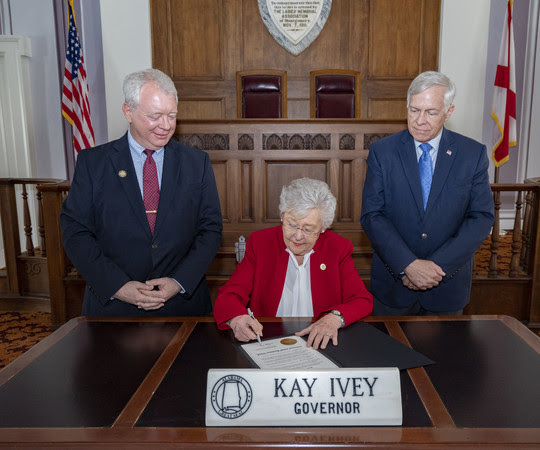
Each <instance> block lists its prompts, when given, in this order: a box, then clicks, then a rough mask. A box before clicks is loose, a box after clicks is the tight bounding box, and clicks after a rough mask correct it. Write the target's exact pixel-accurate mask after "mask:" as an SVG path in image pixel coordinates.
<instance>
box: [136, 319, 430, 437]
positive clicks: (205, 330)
mask: <svg viewBox="0 0 540 450" xmlns="http://www.w3.org/2000/svg"><path fill="white" fill-rule="evenodd" d="M308 324H309V322H306V321H287V322H267V323H265V324H264V337H265V338H271V337H277V336H283V335H289V334H293V333H294V332H295V331H298V330H301V329H302V328H305V327H306V326H307V325H308ZM364 325H367V326H371V325H368V324H364ZM349 341H350V342H349V344H347V345H352V346H353V348H356V347H357V346H358V345H359V343H357V342H355V341H353V340H349ZM342 344H343V345H344V346H343V347H342V350H343V351H346V350H347V347H346V346H345V344H346V343H345V341H344V342H343V343H342ZM367 344H368V343H366V345H367ZM340 346H341V344H340ZM353 352H354V350H353ZM338 362H339V361H338ZM355 366H356V367H358V366H357V365H355ZM250 367H252V366H251V365H250V363H249V361H248V360H247V359H246V358H245V357H244V356H243V355H242V353H241V352H240V351H239V350H238V349H237V348H236V340H235V339H234V337H233V334H232V332H231V331H230V330H227V331H219V330H218V329H217V328H216V325H215V324H214V323H210V322H207V323H204V322H203V323H198V324H197V326H196V327H195V329H194V330H193V333H192V334H191V336H190V337H189V339H188V341H187V342H186V343H185V345H184V347H183V349H182V351H181V353H180V355H179V356H178V357H177V359H176V360H175V362H174V363H173V365H172V366H171V368H170V370H169V372H168V373H167V375H166V376H165V378H164V380H163V382H162V383H161V385H160V386H159V388H158V389H157V391H156V393H155V394H154V396H153V397H152V399H151V400H150V402H149V404H148V405H147V407H146V409H145V410H144V412H143V413H142V414H141V417H140V418H139V420H138V422H137V423H136V426H137V427H204V426H205V425H204V419H205V403H206V378H207V372H208V369H210V368H250ZM366 367H374V366H366ZM378 367H380V366H378ZM400 374H401V389H402V399H403V400H402V401H403V426H407V427H430V426H432V424H431V421H430V419H429V417H428V415H427V413H426V411H425V409H424V407H423V405H422V402H421V401H420V399H419V397H418V394H417V393H416V391H415V389H414V386H413V385H412V382H411V380H410V378H409V376H408V374H407V372H406V371H401V372H400Z"/></svg>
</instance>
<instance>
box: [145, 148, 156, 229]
mask: <svg viewBox="0 0 540 450" xmlns="http://www.w3.org/2000/svg"><path fill="white" fill-rule="evenodd" d="M153 153H154V150H145V151H144V154H145V155H146V161H145V162H144V165H143V200H144V209H145V210H146V217H147V218H148V224H149V225H150V230H152V234H154V227H155V225H156V217H157V209H158V204H159V181H158V174H157V167H156V162H155V161H154V158H153V157H152V154H153Z"/></svg>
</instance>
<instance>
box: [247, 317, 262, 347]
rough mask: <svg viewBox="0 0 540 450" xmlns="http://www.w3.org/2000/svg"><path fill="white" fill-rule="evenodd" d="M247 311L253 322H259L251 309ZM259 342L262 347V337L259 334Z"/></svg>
mask: <svg viewBox="0 0 540 450" xmlns="http://www.w3.org/2000/svg"><path fill="white" fill-rule="evenodd" d="M247 310H248V314H249V317H251V318H252V319H253V320H257V319H255V316H254V315H253V313H252V312H251V309H249V308H248V309H247ZM257 340H258V341H259V345H262V342H261V337H260V336H259V335H258V334H257Z"/></svg>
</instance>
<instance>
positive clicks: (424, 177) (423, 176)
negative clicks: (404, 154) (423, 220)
mask: <svg viewBox="0 0 540 450" xmlns="http://www.w3.org/2000/svg"><path fill="white" fill-rule="evenodd" d="M420 148H421V149H422V152H423V153H422V156H420V159H419V160H418V170H419V171H420V184H421V186H422V199H423V200H424V211H425V210H426V206H427V202H428V197H429V191H430V190H431V180H432V179H433V161H432V160H431V156H430V155H429V151H430V150H431V148H432V147H431V145H429V144H428V143H427V142H424V143H423V144H420Z"/></svg>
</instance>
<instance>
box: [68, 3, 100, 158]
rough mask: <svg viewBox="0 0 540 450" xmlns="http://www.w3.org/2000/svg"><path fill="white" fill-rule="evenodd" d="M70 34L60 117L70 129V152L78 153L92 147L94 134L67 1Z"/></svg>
mask: <svg viewBox="0 0 540 450" xmlns="http://www.w3.org/2000/svg"><path fill="white" fill-rule="evenodd" d="M67 4H68V16H69V32H68V42H67V50H66V65H65V68H64V84H63V89H62V115H63V116H64V117H65V118H66V120H67V121H68V122H69V123H70V124H71V126H72V127H73V148H74V149H75V151H76V152H77V153H78V152H79V151H80V150H82V149H83V148H88V147H93V146H94V145H95V139H94V130H93V128H92V121H91V119H90V104H89V102H88V85H87V84H86V71H85V70H84V58H83V55H82V51H81V44H80V42H79V33H78V32H77V25H76V24H75V13H74V11H73V0H67Z"/></svg>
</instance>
